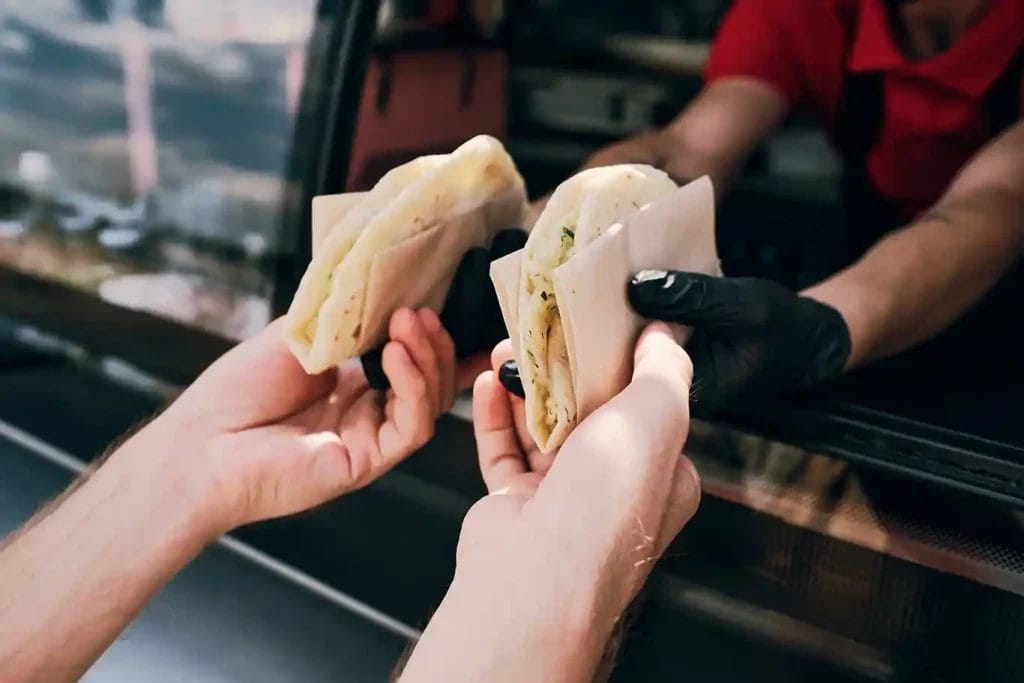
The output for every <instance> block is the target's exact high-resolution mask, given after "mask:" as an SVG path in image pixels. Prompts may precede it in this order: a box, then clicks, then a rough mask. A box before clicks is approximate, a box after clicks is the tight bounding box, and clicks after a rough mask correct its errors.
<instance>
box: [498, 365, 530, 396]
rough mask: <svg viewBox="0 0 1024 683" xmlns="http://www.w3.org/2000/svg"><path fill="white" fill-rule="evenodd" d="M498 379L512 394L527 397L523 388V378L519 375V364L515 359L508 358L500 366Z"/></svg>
mask: <svg viewBox="0 0 1024 683" xmlns="http://www.w3.org/2000/svg"><path fill="white" fill-rule="evenodd" d="M498 381H499V382H501V385H502V386H503V387H505V389H506V390H507V391H508V392H509V393H510V394H515V395H516V396H518V397H519V398H526V392H525V391H524V390H523V379H522V377H520V376H519V366H518V365H516V362H515V361H514V360H507V361H505V362H504V363H502V364H501V367H500V368H498Z"/></svg>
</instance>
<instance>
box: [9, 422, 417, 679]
mask: <svg viewBox="0 0 1024 683" xmlns="http://www.w3.org/2000/svg"><path fill="white" fill-rule="evenodd" d="M10 434H12V432H11V431H10V429H9V428H8V429H6V430H5V436H9V435H10ZM41 456H43V457H41ZM77 466H80V463H79V462H78V461H77V460H76V459H75V458H73V457H71V456H69V455H67V454H64V453H62V452H61V451H59V449H53V448H52V447H48V446H47V445H46V444H45V443H44V442H42V441H39V440H34V441H32V440H29V441H25V440H24V439H22V445H21V446H18V445H15V444H14V443H13V442H12V441H10V440H9V439H8V438H0V473H2V474H0V533H2V534H6V533H8V532H10V531H11V530H13V529H14V528H16V527H17V526H18V525H19V524H20V523H21V522H23V521H24V520H25V519H27V518H28V517H29V516H30V515H31V514H32V512H33V511H34V510H35V509H36V508H38V507H39V505H41V504H42V503H43V502H45V501H46V500H47V499H49V498H51V497H52V496H54V495H56V494H57V493H58V492H59V491H60V490H61V489H62V488H63V487H64V486H65V485H66V484H67V482H68V481H69V479H70V473H69V471H68V469H69V468H70V467H77ZM227 545H228V547H223V546H214V547H211V548H210V549H208V550H207V551H205V552H204V553H203V554H202V555H201V556H200V557H199V558H198V559H197V560H196V561H195V562H193V563H192V564H191V565H190V566H189V567H188V568H187V569H185V571H183V572H182V573H181V574H180V575H179V576H178V577H177V578H176V579H175V580H174V581H172V582H171V583H170V584H169V585H168V586H167V587H166V588H165V589H164V590H163V591H162V592H161V593H160V594H159V595H158V596H157V597H156V598H155V599H154V600H153V601H152V602H151V603H150V604H149V605H148V606H147V607H146V608H145V609H144V610H143V612H142V613H141V614H140V615H139V617H138V618H137V619H136V620H135V621H134V622H133V623H132V625H131V626H130V627H129V628H128V629H127V630H126V631H125V632H124V633H123V634H122V635H121V637H120V638H118V640H117V641H116V642H115V643H114V644H113V645H112V646H111V648H110V649H109V650H108V651H107V652H106V653H105V654H104V655H103V657H102V658H101V659H100V660H99V661H98V662H97V663H96V665H95V666H94V667H93V668H92V669H91V670H90V672H89V673H88V674H87V675H86V677H85V680H86V681H103V682H107V681H132V682H134V681H140V680H161V681H246V682H250V681H268V682H271V681H273V682H277V681H324V680H344V681H382V680H385V679H386V678H387V676H388V674H389V672H390V671H391V669H392V667H393V664H394V662H395V661H396V660H397V658H398V656H399V654H400V653H401V651H402V649H403V648H404V647H405V644H406V642H407V641H406V639H405V638H404V637H402V636H400V635H398V634H396V632H395V631H396V630H399V628H401V627H398V628H396V627H394V625H392V627H391V628H388V627H387V626H388V625H387V624H386V623H385V624H384V625H381V624H380V623H374V622H373V621H371V620H369V619H367V618H366V616H371V617H372V616H376V615H374V613H373V611H372V610H370V611H369V612H366V613H364V614H357V613H355V612H353V611H351V610H346V609H343V608H342V607H339V605H338V600H337V599H336V598H337V595H342V594H337V591H333V589H328V591H329V592H330V594H324V592H323V591H317V590H311V585H314V587H315V584H317V583H318V582H312V580H309V581H306V582H305V585H300V583H302V582H300V583H296V582H295V578H296V576H298V577H299V578H301V576H303V575H301V573H300V572H295V570H291V572H293V574H292V575H291V576H290V578H291V580H286V578H282V572H281V571H280V570H281V568H282V567H281V566H279V567H277V569H278V571H276V572H274V571H268V569H272V567H268V566H267V564H266V562H265V561H263V560H265V559H266V558H261V557H260V555H262V554H261V553H259V552H258V551H254V552H250V550H251V549H248V547H247V546H244V544H238V542H237V541H234V540H231V541H229V542H228V544H227ZM235 545H241V546H242V548H241V550H242V552H241V553H240V552H239V548H234V547H233V546H235ZM254 560H255V561H254ZM277 564H279V565H281V564H282V563H277ZM283 566H284V567H286V565H283ZM284 574H285V575H288V574H289V572H284ZM307 578H308V577H307ZM310 582H311V583H310ZM324 588H326V587H324ZM334 594H337V595H334ZM332 597H333V598H335V599H331V598H332ZM325 598H327V599H325ZM345 602H347V603H348V604H349V606H350V607H356V608H357V609H358V608H359V607H358V606H359V605H361V603H358V602H357V601H354V600H351V599H350V598H347V596H346V600H345ZM363 607H365V606H363ZM377 621H380V620H379V619H378V620H377Z"/></svg>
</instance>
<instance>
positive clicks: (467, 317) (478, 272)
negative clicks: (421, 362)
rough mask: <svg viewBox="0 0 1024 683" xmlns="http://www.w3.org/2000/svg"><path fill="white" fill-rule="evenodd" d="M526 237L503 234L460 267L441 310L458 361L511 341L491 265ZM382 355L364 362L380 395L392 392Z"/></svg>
mask: <svg viewBox="0 0 1024 683" xmlns="http://www.w3.org/2000/svg"><path fill="white" fill-rule="evenodd" d="M526 237H527V234H526V232H525V231H523V230H521V229H519V228H509V229H507V230H502V231H501V232H499V233H498V234H497V235H495V236H494V240H493V241H492V242H491V248H490V249H485V248H482V247H480V248H477V249H471V250H469V251H468V252H466V255H465V256H464V257H463V258H462V261H461V262H460V263H459V268H458V270H457V271H455V278H454V279H453V280H452V286H451V288H450V289H449V290H448V297H447V299H445V304H444V308H443V309H442V310H441V324H442V325H443V326H444V328H445V329H446V330H448V334H450V335H451V337H452V341H453V342H455V357H456V359H463V358H467V357H469V356H472V355H473V354H476V353H480V352H485V351H486V352H490V350H491V349H492V348H494V346H495V345H496V344H497V343H498V342H500V341H501V340H502V339H505V338H506V337H508V332H507V331H506V330H505V321H504V319H503V318H502V317H501V309H500V308H499V307H498V296H497V294H495V293H494V286H493V285H492V284H491V275H490V271H491V261H494V260H495V259H499V258H501V257H502V256H505V255H507V254H511V253H512V252H513V251H516V250H517V249H522V248H523V246H524V245H525V244H526ZM382 352H383V347H381V348H379V349H375V350H373V351H370V352H369V353H367V354H365V355H363V357H362V359H361V360H362V364H363V371H364V372H365V373H366V380H367V382H368V383H369V385H370V387H371V388H373V389H378V390H380V391H384V390H386V389H387V388H388V380H387V377H386V376H385V375H384V370H383V369H382V367H381V354H382Z"/></svg>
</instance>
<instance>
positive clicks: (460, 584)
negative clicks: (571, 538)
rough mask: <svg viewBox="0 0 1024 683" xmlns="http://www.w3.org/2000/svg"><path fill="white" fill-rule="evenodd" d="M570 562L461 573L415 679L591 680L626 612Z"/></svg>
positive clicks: (421, 652)
mask: <svg viewBox="0 0 1024 683" xmlns="http://www.w3.org/2000/svg"><path fill="white" fill-rule="evenodd" d="M564 560H565V558H562V560H560V561H559V562H558V563H551V562H549V563H547V564H546V565H545V566H541V565H537V566H534V567H533V568H529V567H526V564H527V563H523V562H517V561H512V562H503V563H500V564H499V563H495V564H491V565H488V566H483V565H478V566H477V567H470V568H463V567H460V569H459V570H458V571H457V572H456V576H455V579H454V580H453V582H452V584H451V586H450V587H449V590H448V593H447V594H446V596H445V599H444V601H443V602H442V604H441V607H440V608H439V609H438V611H437V613H436V614H435V615H434V618H433V619H432V620H431V622H430V624H429V626H428V628H427V630H426V632H425V633H424V636H423V638H422V639H421V641H420V644H419V646H418V647H417V651H416V653H415V654H414V658H413V661H412V662H411V663H410V668H409V669H407V671H408V672H409V673H410V674H411V675H410V680H456V679H457V680H490V681H496V682H501V681H519V680H545V681H567V682H568V681H589V680H590V679H591V677H592V675H593V672H594V671H595V670H596V668H597V666H598V664H599V662H600V660H601V655H602V653H603V652H604V647H605V644H606V642H607V640H608V638H609V636H610V634H611V633H612V630H613V628H614V624H615V621H616V619H617V617H618V616H619V615H618V612H619V610H618V609H616V608H614V607H612V606H611V605H610V604H609V602H608V599H607V595H606V593H604V592H603V591H602V590H601V587H600V581H598V580H595V579H592V578H591V577H590V576H588V575H587V574H580V575H579V576H575V577H570V576H568V574H569V572H567V571H566V569H567V568H568V567H569V566H571V563H570V562H566V561H564ZM553 565H554V566H553ZM494 567H498V569H496V570H495V569H494ZM467 643H470V644H471V646H470V647H467ZM456 653H457V656H453V655H455V654H456ZM524 655H526V656H524Z"/></svg>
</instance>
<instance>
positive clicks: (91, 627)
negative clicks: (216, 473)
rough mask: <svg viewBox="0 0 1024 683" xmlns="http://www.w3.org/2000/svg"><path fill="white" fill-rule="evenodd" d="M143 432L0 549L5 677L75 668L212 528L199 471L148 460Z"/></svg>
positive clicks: (53, 675) (0, 662) (0, 653)
mask: <svg viewBox="0 0 1024 683" xmlns="http://www.w3.org/2000/svg"><path fill="white" fill-rule="evenodd" d="M144 434H146V433H145V432H144V433H143V435H140V436H139V437H136V439H133V440H132V441H130V442H129V443H128V444H126V445H125V446H124V447H123V448H122V449H121V450H120V451H118V453H116V454H115V455H114V457H112V458H111V460H110V461H109V462H108V463H107V464H106V465H104V466H103V467H101V468H100V469H99V470H97V472H96V474H94V475H93V476H92V477H90V479H89V480H88V481H86V482H85V483H84V484H83V485H82V486H80V487H79V488H78V489H77V490H76V491H75V492H74V493H73V494H72V495H71V496H69V497H68V498H67V499H66V500H65V501H63V502H62V503H61V504H60V505H58V506H57V507H56V508H55V509H53V510H52V511H50V512H49V514H45V516H43V517H42V518H41V519H39V520H38V521H37V522H36V523H35V524H34V525H33V526H32V527H31V529H30V530H28V531H27V532H26V533H25V534H24V535H22V536H21V537H19V538H17V539H15V540H14V541H13V542H12V543H11V544H10V545H9V546H8V547H7V548H5V549H4V551H3V552H2V553H0V583H2V585H3V586H4V591H3V592H2V593H0V596H2V597H0V643H2V644H3V645H2V647H0V669H2V670H3V671H5V672H6V674H7V675H9V676H11V677H12V678H11V679H10V680H15V681H17V680H42V679H46V680H75V679H77V678H78V677H80V676H81V675H82V674H83V673H84V671H85V670H86V669H87V668H88V667H89V665H90V664H91V663H92V662H93V661H94V660H95V659H96V658H97V657H98V656H99V655H100V653H101V652H102V651H103V649H104V648H106V647H107V645H109V643H110V642H111V641H112V640H113V638H114V637H115V636H116V635H117V634H118V633H119V632H120V630H121V629H122V628H124V625H125V624H127V623H128V622H129V621H130V620H131V619H132V617H134V616H135V614H136V613H137V612H138V611H139V609H141V607H142V605H143V604H144V603H145V602H146V601H147V600H148V599H149V598H150V597H152V595H153V594H154V593H155V592H156V591H157V590H159V588H160V587H161V586H162V585H163V584H164V583H165V582H167V581H168V580H169V579H170V578H171V576H173V575H174V574H175V573H176V572H177V571H178V570H180V569H181V568H182V567H184V566H185V564H187V563H188V562H189V560H191V559H192V558H193V557H194V556H195V555H196V554H197V553H198V552H199V551H200V550H201V549H202V547H203V545H204V544H205V543H206V542H207V541H208V540H210V539H211V538H213V536H215V535H216V534H215V532H214V529H213V528H210V525H209V524H208V522H210V521H211V520H212V519H214V518H212V517H211V518H210V519H209V520H204V519H203V515H202V511H203V509H204V507H203V505H201V504H200V503H201V501H200V494H199V489H198V487H197V486H195V484H197V483H198V481H199V479H198V477H194V476H191V475H189V474H188V473H186V472H183V471H182V470H181V469H180V468H172V467H163V466H157V467H148V468H147V467H146V466H145V463H144V462H142V460H143V459H141V458H140V457H139V455H140V454H141V451H140V449H143V448H145V446H144V445H143V441H142V440H145V439H146V438H147V437H146V436H144ZM140 439H142V440H140ZM150 445H151V444H150ZM149 464H150V465H154V464H156V463H154V462H150V463H149Z"/></svg>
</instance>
